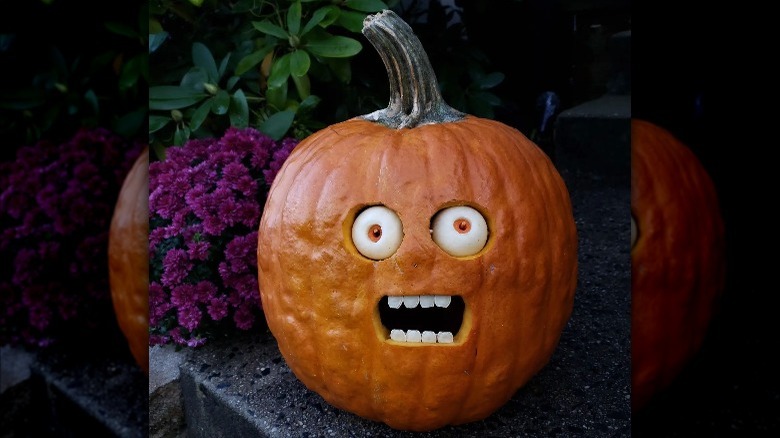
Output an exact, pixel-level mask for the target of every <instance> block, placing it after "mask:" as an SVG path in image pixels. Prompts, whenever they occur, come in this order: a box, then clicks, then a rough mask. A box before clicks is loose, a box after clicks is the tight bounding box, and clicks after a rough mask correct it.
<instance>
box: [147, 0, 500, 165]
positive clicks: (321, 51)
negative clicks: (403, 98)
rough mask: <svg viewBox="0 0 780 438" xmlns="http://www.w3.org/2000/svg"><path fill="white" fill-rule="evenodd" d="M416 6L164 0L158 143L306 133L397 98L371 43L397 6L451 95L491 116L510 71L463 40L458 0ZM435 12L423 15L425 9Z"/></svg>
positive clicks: (157, 33) (156, 21) (156, 65)
mask: <svg viewBox="0 0 780 438" xmlns="http://www.w3.org/2000/svg"><path fill="white" fill-rule="evenodd" d="M437 4H438V3H436V2H431V7H429V8H427V9H425V10H424V11H422V10H421V9H420V8H419V7H412V8H409V9H408V10H405V9H403V8H402V7H401V2H399V1H387V2H384V1H380V0H346V1H340V2H333V1H330V0H294V1H287V0H276V1H260V2H258V1H255V0H235V1H232V2H224V1H213V0H206V1H194V2H192V1H191V2H189V3H188V2H177V1H173V0H167V1H165V0H164V1H161V2H159V3H155V5H153V6H152V8H151V14H152V24H151V25H150V32H151V34H150V36H149V50H150V82H151V87H150V90H149V99H150V104H149V107H150V110H151V115H150V123H149V135H150V144H151V145H152V146H153V147H154V148H155V149H156V150H157V155H158V156H160V157H162V156H164V149H165V147H167V146H170V145H181V144H183V143H184V142H185V141H187V140H188V139H190V138H205V137H215V136H220V135H221V134H222V133H223V132H225V130H226V129H227V128H228V127H231V126H232V127H237V128H244V127H254V128H257V129H258V130H260V131H261V132H263V133H264V134H266V135H268V136H270V137H271V138H273V139H275V140H279V139H281V138H283V137H285V136H286V137H293V138H297V139H303V138H304V137H306V136H308V135H309V134H311V133H312V132H314V131H316V130H319V129H321V128H323V127H325V126H327V125H329V124H332V123H335V122H339V121H342V120H345V119H347V118H350V117H354V116H358V115H362V114H367V113H369V112H372V111H374V110H376V109H379V108H381V107H384V106H386V105H387V102H388V101H387V99H388V83H387V76H386V72H385V70H384V67H383V66H382V64H381V60H380V59H379V57H378V56H377V55H376V53H375V52H374V51H373V50H364V48H365V47H364V46H365V38H364V37H363V35H362V33H361V30H362V25H363V20H364V19H365V17H366V16H367V15H368V14H371V13H374V12H378V11H380V10H382V9H386V8H393V9H395V10H396V11H397V12H399V15H401V16H402V17H404V18H405V19H407V21H409V22H410V24H411V25H412V26H413V27H414V28H415V30H416V32H418V35H419V36H420V38H421V40H423V44H424V45H425V46H426V47H427V48H430V51H429V54H430V55H431V58H432V62H433V63H434V67H435V70H437V71H439V72H440V78H439V83H440V85H441V87H442V91H443V95H444V97H445V99H446V100H447V101H448V102H449V103H450V104H451V105H452V106H454V107H456V108H458V109H460V110H462V111H466V112H468V113H470V114H474V115H479V116H484V117H492V116H493V108H494V107H495V106H497V105H500V104H501V100H500V99H499V98H498V97H497V96H496V95H494V94H493V93H491V92H490V89H491V88H493V87H495V86H496V85H498V84H499V83H501V81H502V80H503V74H501V73H500V72H490V71H489V70H487V68H488V65H489V61H488V60H487V59H486V58H485V56H484V54H482V52H481V51H480V50H479V49H478V48H476V47H473V45H470V44H469V43H468V40H467V38H464V32H465V31H464V25H463V23H462V22H461V21H459V20H458V16H457V11H458V9H457V8H456V7H454V6H453V7H449V8H447V7H441V6H438V7H437V6H436V5H437ZM423 16H424V18H421V17H423Z"/></svg>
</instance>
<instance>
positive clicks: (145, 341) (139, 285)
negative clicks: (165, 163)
mask: <svg viewBox="0 0 780 438" xmlns="http://www.w3.org/2000/svg"><path fill="white" fill-rule="evenodd" d="M108 266H109V282H110V286H111V299H112V302H113V305H114V313H115V314H116V318H117V322H118V323H119V328H120V329H121V330H122V333H123V334H124V335H125V338H126V339H127V342H128V345H129V347H130V352H131V353H132V355H133V358H134V359H135V360H136V362H138V365H139V366H140V367H141V369H143V371H144V372H146V373H147V374H148V373H149V149H148V148H145V149H144V151H143V152H141V155H140V156H139V157H138V159H136V161H135V163H134V164H133V167H132V168H131V169H130V172H129V173H128V174H127V176H126V177H125V180H124V182H123V183H122V188H121V189H120V191H119V197H118V199H117V203H116V207H115V209H114V215H113V217H112V219H111V227H110V229H109V237H108Z"/></svg>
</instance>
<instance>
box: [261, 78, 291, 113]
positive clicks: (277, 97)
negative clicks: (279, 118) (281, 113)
mask: <svg viewBox="0 0 780 438" xmlns="http://www.w3.org/2000/svg"><path fill="white" fill-rule="evenodd" d="M265 98H266V100H267V101H268V105H269V106H270V107H271V108H277V109H278V108H284V104H285V103H286V102H287V84H286V83H285V84H284V85H283V86H281V87H272V88H268V89H266V90H265Z"/></svg>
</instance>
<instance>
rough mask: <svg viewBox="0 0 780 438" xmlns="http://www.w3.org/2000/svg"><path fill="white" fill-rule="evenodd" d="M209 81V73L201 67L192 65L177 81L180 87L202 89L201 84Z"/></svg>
mask: <svg viewBox="0 0 780 438" xmlns="http://www.w3.org/2000/svg"><path fill="white" fill-rule="evenodd" d="M208 81H209V75H208V73H206V70H204V69H203V68H202V67H192V68H190V70H189V71H188V72H187V73H185V74H184V76H183V77H182V78H181V82H179V86H180V87H184V88H192V89H193V90H197V91H203V84H204V83H206V82H208Z"/></svg>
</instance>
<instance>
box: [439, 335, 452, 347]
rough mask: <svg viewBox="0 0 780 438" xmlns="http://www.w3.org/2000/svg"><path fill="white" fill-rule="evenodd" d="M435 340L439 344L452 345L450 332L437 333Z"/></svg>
mask: <svg viewBox="0 0 780 438" xmlns="http://www.w3.org/2000/svg"><path fill="white" fill-rule="evenodd" d="M436 340H437V341H439V343H440V344H452V332H439V334H437V335H436Z"/></svg>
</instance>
